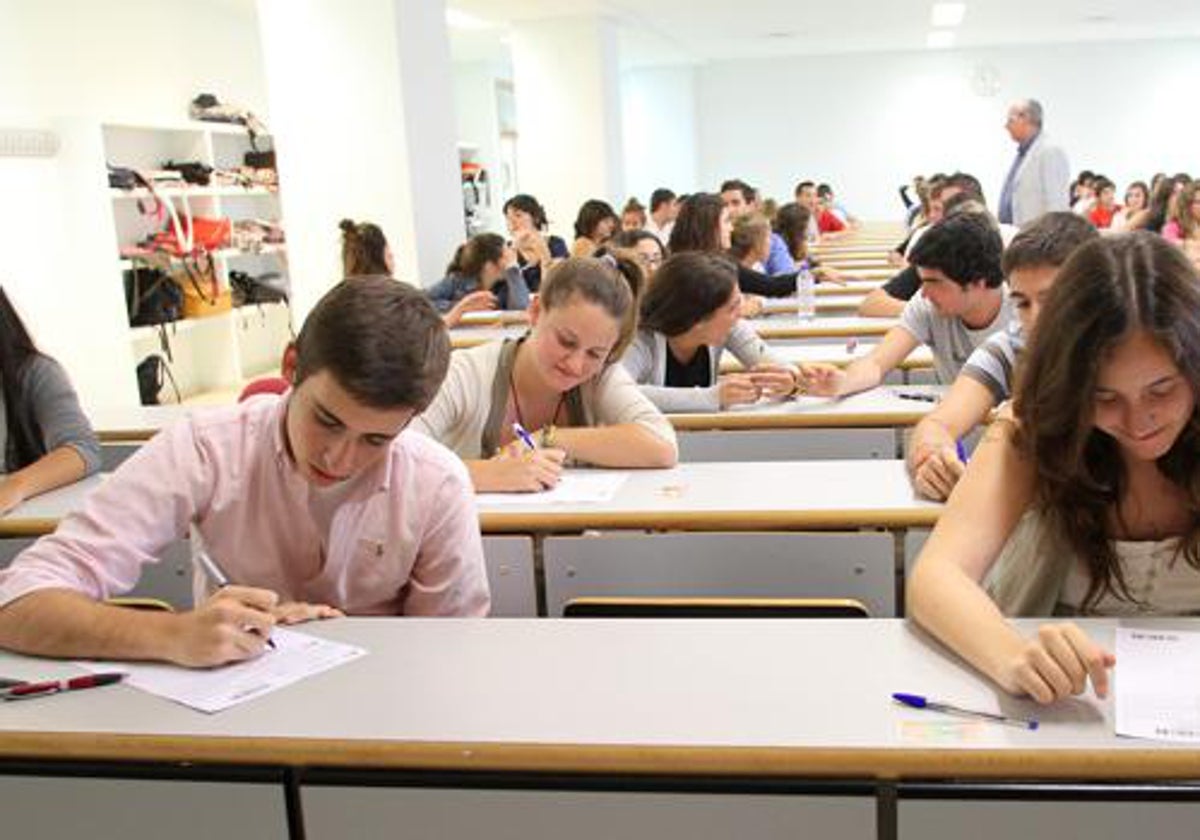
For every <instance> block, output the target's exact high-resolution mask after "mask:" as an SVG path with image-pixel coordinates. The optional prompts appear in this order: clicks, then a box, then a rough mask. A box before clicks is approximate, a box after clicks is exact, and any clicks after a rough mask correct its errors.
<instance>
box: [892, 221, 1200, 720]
mask: <svg viewBox="0 0 1200 840" xmlns="http://www.w3.org/2000/svg"><path fill="white" fill-rule="evenodd" d="M1197 387H1200V278H1198V277H1197V275H1196V271H1195V270H1194V269H1193V268H1192V266H1190V265H1189V264H1188V262H1187V260H1186V259H1185V258H1184V256H1183V255H1182V254H1181V253H1180V252H1179V250H1178V249H1176V248H1173V247H1171V246H1170V245H1169V244H1167V243H1166V242H1164V241H1163V240H1162V239H1161V238H1160V237H1158V236H1155V235H1153V234H1149V233H1146V232H1141V231H1139V232H1134V233H1128V234H1119V235H1116V236H1112V237H1106V238H1103V239H1098V240H1094V241H1092V242H1090V243H1088V244H1085V245H1083V246H1082V247H1080V248H1079V250H1077V251H1076V252H1075V253H1074V254H1073V255H1072V257H1071V258H1070V259H1069V260H1068V261H1067V262H1066V264H1064V265H1063V267H1062V269H1061V270H1060V273H1059V276H1058V280H1057V281H1056V282H1055V285H1054V286H1053V288H1052V289H1051V291H1050V294H1049V296H1048V298H1047V300H1046V303H1045V305H1044V308H1043V310H1042V314H1041V316H1040V318H1039V320H1038V329H1037V332H1036V334H1035V335H1034V337H1033V339H1032V341H1031V343H1030V345H1029V347H1028V349H1027V350H1026V359H1025V367H1024V370H1023V373H1022V374H1021V378H1020V381H1019V382H1018V385H1017V391H1016V398H1015V404H1014V409H1015V419H1012V418H1010V419H1003V420H1001V421H998V422H996V423H993V425H992V427H991V428H990V429H989V430H988V431H987V433H986V434H985V436H984V439H983V441H982V443H981V444H980V445H979V447H978V448H977V449H976V451H975V455H974V456H973V457H972V459H971V462H970V465H969V466H968V467H967V471H966V474H965V475H964V477H963V478H962V480H961V481H960V482H959V484H958V486H957V487H956V488H955V491H954V493H953V495H951V497H950V501H949V503H948V504H947V507H946V510H945V512H944V513H943V514H942V516H941V518H940V519H939V521H938V525H937V528H936V529H935V530H934V532H933V535H932V536H931V537H930V539H929V542H928V543H927V544H926V546H925V549H924V551H922V553H921V556H920V558H919V560H918V563H917V566H916V569H915V570H914V572H913V576H912V578H911V581H910V584H909V588H908V609H909V615H911V616H912V617H913V618H914V619H915V620H916V621H917V623H919V624H921V625H923V626H924V627H926V628H927V629H928V630H929V631H930V632H932V633H933V634H934V635H935V636H937V637H939V638H940V639H941V640H942V641H944V642H945V643H946V644H947V645H949V646H950V647H951V648H953V649H954V650H955V651H956V652H957V653H959V654H960V655H962V656H963V657H964V658H965V659H966V660H967V661H968V662H970V663H971V664H973V665H974V666H975V667H977V668H979V669H980V670H981V671H983V672H984V673H985V674H986V675H987V676H989V677H991V678H992V679H993V680H995V681H996V682H997V683H998V684H999V685H1000V686H1001V687H1002V688H1003V689H1005V690H1006V691H1009V692H1011V693H1014V694H1029V695H1031V696H1032V697H1033V698H1034V699H1035V700H1037V701H1038V702H1041V703H1049V702H1052V701H1054V700H1058V699H1061V698H1064V697H1068V696H1070V695H1073V694H1080V693H1082V692H1083V691H1084V689H1085V687H1086V683H1087V681H1088V679H1089V678H1090V680H1091V682H1092V686H1093V688H1094V689H1095V691H1096V694H1097V696H1100V697H1103V696H1105V695H1106V694H1107V691H1108V669H1109V668H1111V667H1112V666H1113V664H1114V663H1115V660H1114V657H1113V656H1112V654H1111V653H1110V652H1109V651H1106V650H1104V649H1102V648H1101V647H1100V646H1099V645H1097V644H1096V643H1095V642H1094V641H1092V640H1091V639H1090V638H1088V636H1087V635H1086V634H1085V633H1084V632H1083V631H1082V630H1080V629H1079V627H1078V626H1077V625H1075V624H1072V623H1070V622H1066V623H1059V622H1055V623H1047V624H1043V625H1042V626H1041V627H1040V628H1039V630H1038V633H1037V634H1036V636H1034V637H1032V638H1025V637H1024V636H1022V635H1021V634H1020V633H1019V632H1017V631H1016V630H1014V629H1013V628H1012V627H1011V626H1009V624H1008V623H1007V622H1006V621H1005V620H1004V617H1005V616H1006V615H1031V616H1051V615H1071V614H1081V615H1114V614H1116V615H1121V614H1128V613H1135V614H1164V613H1170V614H1180V613H1190V612H1196V611H1200V571H1197V570H1198V569H1200V517H1198V514H1197V511H1200V414H1198V413H1197V404H1196V389H1197ZM1006 543H1007V545H1006ZM989 575H990V579H989V590H990V595H991V598H989V592H985V590H984V587H983V586H982V581H983V580H984V579H985V578H988V577H989Z"/></svg>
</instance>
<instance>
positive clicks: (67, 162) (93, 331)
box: [0, 0, 269, 407]
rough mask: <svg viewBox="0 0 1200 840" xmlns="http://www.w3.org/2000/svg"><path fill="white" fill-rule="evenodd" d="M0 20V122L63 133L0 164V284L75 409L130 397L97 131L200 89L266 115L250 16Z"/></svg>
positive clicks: (138, 5) (129, 361)
mask: <svg viewBox="0 0 1200 840" xmlns="http://www.w3.org/2000/svg"><path fill="white" fill-rule="evenodd" d="M0 21H3V23H2V24H0V125H2V126H6V127H23V128H31V127H43V128H51V129H54V130H56V131H58V132H59V133H60V135H61V138H62V148H61V151H60V153H59V155H58V156H57V157H55V158H48V159H12V158H10V159H0V195H2V196H4V201H3V202H0V283H3V284H4V286H5V288H6V289H8V291H9V293H10V295H11V296H12V297H13V298H14V299H15V301H16V303H17V305H18V307H19V308H20V310H21V314H22V316H23V317H24V319H25V321H26V323H27V325H28V326H29V328H30V330H31V332H33V333H34V338H35V340H36V341H37V342H38V343H39V345H40V346H41V347H42V349H44V350H46V351H47V352H49V353H50V354H52V355H54V356H55V357H56V358H58V359H59V361H61V362H62V363H63V364H64V365H65V366H66V368H67V370H68V372H69V373H70V374H71V377H72V379H73V380H74V383H75V387H76V389H77V390H78V391H79V393H80V397H81V398H82V399H83V401H84V404H85V405H87V406H90V407H97V406H102V405H108V404H120V403H129V402H133V403H136V401H137V390H136V381H135V378H134V373H133V363H134V360H133V357H132V352H131V350H130V346H129V341H128V334H127V326H126V322H125V321H124V317H125V316H124V312H123V306H124V303H123V299H122V296H123V292H122V291H121V287H120V283H121V280H120V273H119V272H118V271H117V267H116V256H117V255H116V240H115V239H114V238H113V234H112V227H111V221H110V218H109V216H108V214H109V201H108V197H107V194H106V193H105V192H104V190H105V188H106V187H107V182H106V180H105V178H106V176H105V173H104V160H103V155H102V153H101V151H100V145H99V143H100V132H99V125H100V123H101V122H130V123H150V124H159V123H164V122H167V123H179V122H181V121H183V120H185V119H186V118H187V105H188V102H189V101H190V100H191V99H192V97H194V96H195V95H196V94H197V93H200V92H211V93H214V94H216V95H217V96H218V97H220V98H222V99H223V100H227V101H235V102H239V103H242V104H244V105H246V106H247V107H249V108H251V109H252V110H255V111H257V112H258V113H259V114H260V115H263V116H267V117H269V115H268V114H266V108H265V105H266V97H265V88H264V85H263V77H262V71H261V63H262V61H261V53H260V50H259V46H258V28H257V25H256V22H255V19H254V14H253V9H252V8H249V7H247V6H246V5H244V4H234V3H221V4H214V3H189V2H187V0H122V2H120V3H96V2H93V1H92V0H39V2H36V3H31V2H26V0H0ZM268 124H269V123H268ZM97 254H110V255H111V260H109V259H104V260H98V259H96V255H97Z"/></svg>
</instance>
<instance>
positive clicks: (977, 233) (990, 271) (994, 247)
mask: <svg viewBox="0 0 1200 840" xmlns="http://www.w3.org/2000/svg"><path fill="white" fill-rule="evenodd" d="M1003 250H1004V241H1003V240H1002V239H1001V238H1000V231H999V230H997V229H996V226H995V223H994V222H992V221H991V219H990V218H988V217H987V216H986V215H981V214H979V213H959V214H957V215H954V216H950V217H949V218H946V219H942V220H941V221H940V222H938V223H937V224H936V225H934V226H933V227H931V228H930V229H929V230H927V231H925V233H924V235H922V236H921V238H920V239H919V240H917V244H916V246H915V247H914V248H913V250H912V253H911V254H909V259H908V261H909V262H910V263H912V264H913V265H915V266H917V267H918V268H927V269H930V268H931V269H936V270H938V271H940V272H942V274H944V275H946V277H947V278H949V279H950V280H952V281H954V282H955V283H957V284H958V285H960V286H962V287H963V288H966V287H967V286H969V285H970V284H971V283H973V282H975V281H976V280H982V281H984V285H985V286H987V287H988V288H989V289H994V288H996V287H998V286H999V285H1000V284H1001V283H1002V282H1003V281H1004V273H1003V272H1002V271H1001V270H1000V254H1001V252H1002V251H1003Z"/></svg>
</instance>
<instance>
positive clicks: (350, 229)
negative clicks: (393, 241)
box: [338, 219, 390, 277]
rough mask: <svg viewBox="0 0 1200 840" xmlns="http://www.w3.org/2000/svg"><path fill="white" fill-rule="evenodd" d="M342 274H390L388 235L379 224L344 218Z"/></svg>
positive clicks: (340, 223)
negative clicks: (388, 265)
mask: <svg viewBox="0 0 1200 840" xmlns="http://www.w3.org/2000/svg"><path fill="white" fill-rule="evenodd" d="M338 227H339V228H341V230H342V276H343V277H362V276H365V275H368V274H388V273H390V272H389V271H388V267H387V245H388V242H387V237H386V236H384V235H383V231H382V230H380V228H379V225H376V224H373V223H371V222H354V221H352V220H350V219H342V221H341V222H339V223H338Z"/></svg>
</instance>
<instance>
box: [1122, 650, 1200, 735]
mask: <svg viewBox="0 0 1200 840" xmlns="http://www.w3.org/2000/svg"><path fill="white" fill-rule="evenodd" d="M1114 653H1115V654H1116V656H1117V670H1116V679H1115V695H1116V700H1115V702H1116V732H1117V734H1118V735H1126V736H1129V737H1132V738H1151V739H1154V740H1158V741H1190V742H1194V743H1200V669H1197V668H1195V667H1194V665H1195V663H1196V662H1200V633H1189V632H1186V631H1181V630H1158V629H1145V628H1135V627H1119V628H1117V644H1116V650H1115V651H1114Z"/></svg>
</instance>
